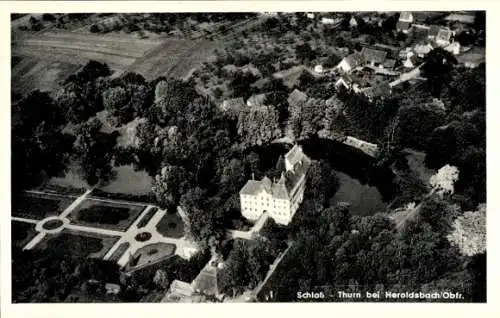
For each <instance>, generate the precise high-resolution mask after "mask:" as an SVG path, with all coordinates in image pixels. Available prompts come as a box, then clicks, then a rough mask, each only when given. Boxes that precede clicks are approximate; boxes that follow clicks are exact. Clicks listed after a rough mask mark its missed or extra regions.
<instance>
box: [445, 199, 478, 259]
mask: <svg viewBox="0 0 500 318" xmlns="http://www.w3.org/2000/svg"><path fill="white" fill-rule="evenodd" d="M447 238H448V240H449V241H450V243H451V244H452V245H455V246H458V248H459V249H460V252H461V253H462V254H463V255H467V256H474V255H478V254H482V253H485V252H486V205H485V204H481V205H479V206H478V210H477V211H474V212H471V211H469V212H464V214H463V215H462V216H459V217H458V218H457V219H456V220H455V222H454V223H453V231H452V232H451V233H450V234H449V235H448V236H447Z"/></svg>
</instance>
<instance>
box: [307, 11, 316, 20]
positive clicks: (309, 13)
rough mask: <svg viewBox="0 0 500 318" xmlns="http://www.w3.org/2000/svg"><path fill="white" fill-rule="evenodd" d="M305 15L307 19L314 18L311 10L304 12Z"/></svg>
mask: <svg viewBox="0 0 500 318" xmlns="http://www.w3.org/2000/svg"><path fill="white" fill-rule="evenodd" d="M306 17H307V18H309V19H314V17H315V14H314V13H312V12H306Z"/></svg>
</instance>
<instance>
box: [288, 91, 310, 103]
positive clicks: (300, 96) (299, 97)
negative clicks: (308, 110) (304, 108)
mask: <svg viewBox="0 0 500 318" xmlns="http://www.w3.org/2000/svg"><path fill="white" fill-rule="evenodd" d="M308 99H309V97H308V96H307V94H306V93H304V92H301V91H300V90H298V89H294V90H293V91H292V92H291V93H290V95H288V98H287V102H288V105H290V106H291V107H295V106H300V105H301V104H304V103H305V102H307V100H308Z"/></svg>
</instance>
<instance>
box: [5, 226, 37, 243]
mask: <svg viewBox="0 0 500 318" xmlns="http://www.w3.org/2000/svg"><path fill="white" fill-rule="evenodd" d="M36 234H37V232H36V230H35V224H31V223H25V222H17V221H12V222H11V239H12V246H17V247H20V248H22V247H24V246H25V245H26V244H28V242H29V241H31V240H32V239H33V238H34V237H35V236H36Z"/></svg>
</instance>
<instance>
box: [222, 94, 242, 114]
mask: <svg viewBox="0 0 500 318" xmlns="http://www.w3.org/2000/svg"><path fill="white" fill-rule="evenodd" d="M245 107H246V104H245V100H244V99H243V98H242V97H238V98H232V99H227V100H225V101H223V102H222V104H220V105H219V109H220V110H222V111H223V112H240V111H242V110H243V109H244V108H245Z"/></svg>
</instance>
